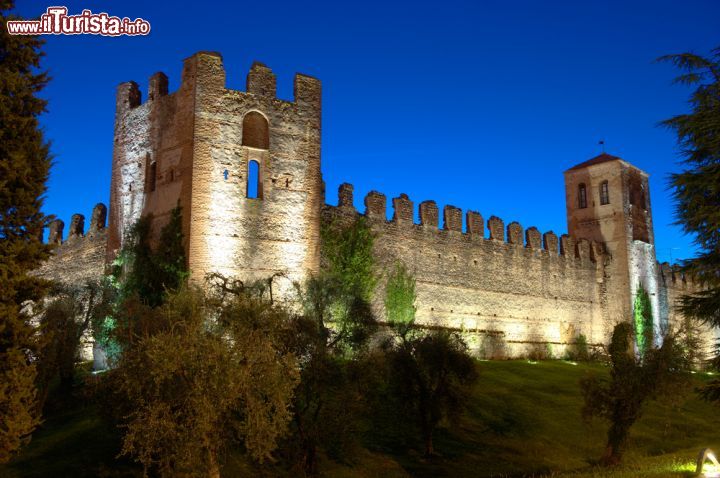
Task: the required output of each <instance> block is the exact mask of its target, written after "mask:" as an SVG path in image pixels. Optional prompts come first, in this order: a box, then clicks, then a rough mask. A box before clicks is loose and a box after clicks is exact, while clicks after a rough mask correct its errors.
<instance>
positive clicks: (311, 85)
mask: <svg viewBox="0 0 720 478" xmlns="http://www.w3.org/2000/svg"><path fill="white" fill-rule="evenodd" d="M294 96H295V103H297V104H299V105H303V106H311V107H314V108H320V103H321V96H322V85H321V83H320V80H318V79H317V78H313V77H312V76H307V75H303V74H301V73H298V74H296V75H295V81H294Z"/></svg>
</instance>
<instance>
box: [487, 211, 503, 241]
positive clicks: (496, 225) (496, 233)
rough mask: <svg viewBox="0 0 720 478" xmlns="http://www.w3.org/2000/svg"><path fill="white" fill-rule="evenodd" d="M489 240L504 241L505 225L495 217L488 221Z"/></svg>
mask: <svg viewBox="0 0 720 478" xmlns="http://www.w3.org/2000/svg"><path fill="white" fill-rule="evenodd" d="M488 229H489V230H490V239H492V240H493V241H505V223H503V220H502V219H500V218H499V217H497V216H490V219H488Z"/></svg>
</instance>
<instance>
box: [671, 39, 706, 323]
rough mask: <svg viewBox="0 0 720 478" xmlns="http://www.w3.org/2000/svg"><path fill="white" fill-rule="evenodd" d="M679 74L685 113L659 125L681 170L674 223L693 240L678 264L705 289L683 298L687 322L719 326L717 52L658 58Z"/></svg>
mask: <svg viewBox="0 0 720 478" xmlns="http://www.w3.org/2000/svg"><path fill="white" fill-rule="evenodd" d="M660 60H661V61H668V62H671V63H672V64H673V65H675V66H676V67H677V68H679V69H680V70H682V71H683V74H681V75H680V76H678V77H677V78H676V80H675V82H676V83H680V84H684V85H689V86H692V87H694V88H695V90H694V91H693V93H692V94H691V96H690V100H689V102H690V107H691V111H690V112H689V113H685V114H680V115H677V116H674V117H672V118H670V119H668V120H665V121H663V122H662V124H663V125H664V126H666V127H668V128H670V129H672V130H674V131H675V133H676V134H677V139H678V144H679V146H680V151H681V153H682V155H683V156H684V161H683V162H684V164H685V167H686V168H685V169H684V170H683V171H682V172H680V173H676V174H673V175H671V177H670V184H671V186H672V187H673V188H674V196H675V201H676V208H675V214H676V216H677V224H679V225H681V226H682V228H683V230H684V231H685V232H686V233H688V234H691V235H693V236H694V237H695V243H696V244H697V245H698V246H699V248H700V251H701V252H700V253H699V255H698V256H697V257H695V258H693V259H689V260H686V261H684V262H683V263H682V269H683V270H684V272H686V273H689V274H692V275H694V276H695V277H696V278H697V279H698V280H699V281H700V282H702V283H704V284H705V285H706V287H705V288H704V290H702V291H700V292H697V293H695V294H690V295H687V296H685V297H683V298H682V300H681V304H680V309H681V311H682V312H683V314H684V315H685V316H687V317H690V318H694V319H698V320H700V321H703V322H706V323H710V324H713V325H715V326H720V48H715V49H714V50H713V51H712V52H711V55H710V56H709V57H702V56H699V55H695V54H692V53H682V54H677V55H667V56H664V57H661V58H660Z"/></svg>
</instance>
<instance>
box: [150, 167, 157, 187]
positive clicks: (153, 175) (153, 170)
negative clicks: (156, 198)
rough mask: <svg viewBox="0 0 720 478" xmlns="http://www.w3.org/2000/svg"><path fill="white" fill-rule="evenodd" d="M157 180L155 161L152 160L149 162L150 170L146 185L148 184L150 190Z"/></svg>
mask: <svg viewBox="0 0 720 478" xmlns="http://www.w3.org/2000/svg"><path fill="white" fill-rule="evenodd" d="M156 182H157V163H156V162H155V161H153V162H152V163H150V171H149V175H148V185H149V186H150V192H152V191H155V183H156Z"/></svg>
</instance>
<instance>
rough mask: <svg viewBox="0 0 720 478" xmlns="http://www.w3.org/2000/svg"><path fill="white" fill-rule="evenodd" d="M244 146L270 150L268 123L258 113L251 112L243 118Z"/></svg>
mask: <svg viewBox="0 0 720 478" xmlns="http://www.w3.org/2000/svg"><path fill="white" fill-rule="evenodd" d="M242 145H243V146H250V147H251V148H259V149H270V133H269V132H268V122H267V120H266V119H265V117H264V116H263V115H261V114H260V113H258V112H257V111H251V112H250V113H248V114H246V115H245V118H243V130H242Z"/></svg>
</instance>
